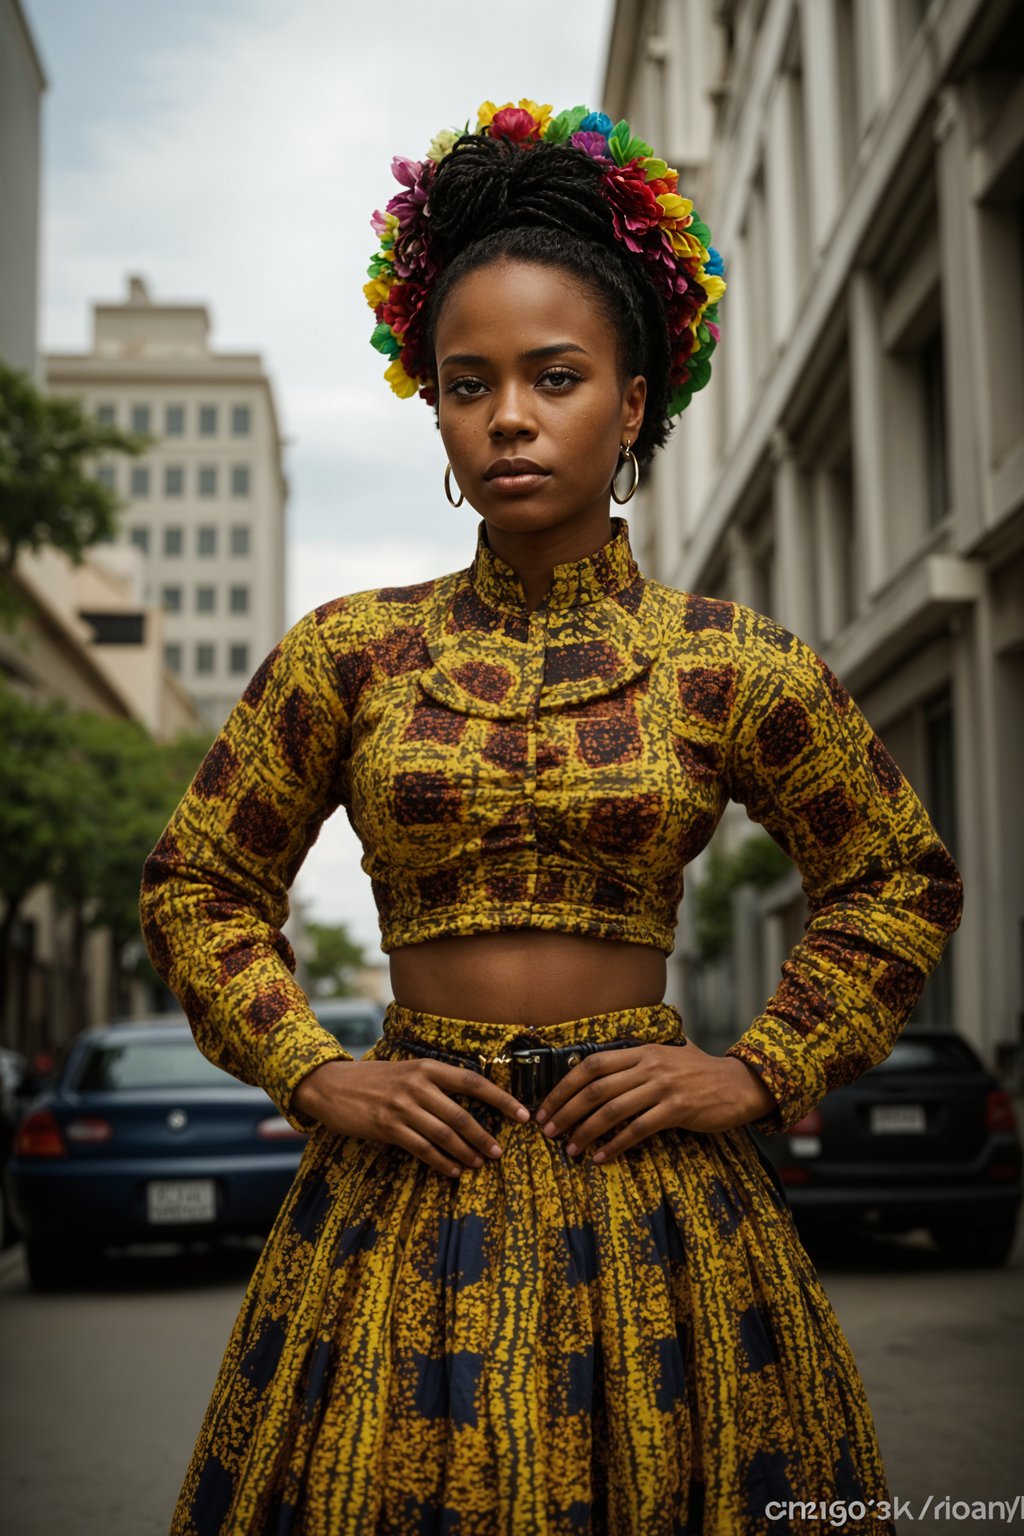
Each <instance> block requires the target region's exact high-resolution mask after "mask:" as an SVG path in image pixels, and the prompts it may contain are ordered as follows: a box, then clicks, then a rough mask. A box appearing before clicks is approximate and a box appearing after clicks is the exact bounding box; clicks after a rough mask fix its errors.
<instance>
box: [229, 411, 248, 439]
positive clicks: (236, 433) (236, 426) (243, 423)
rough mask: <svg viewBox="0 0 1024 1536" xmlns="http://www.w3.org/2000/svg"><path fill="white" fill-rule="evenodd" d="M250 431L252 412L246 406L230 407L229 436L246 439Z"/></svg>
mask: <svg viewBox="0 0 1024 1536" xmlns="http://www.w3.org/2000/svg"><path fill="white" fill-rule="evenodd" d="M251 431H252V412H251V411H250V409H249V407H248V406H247V405H233V406H232V407H231V436H232V437H248V436H249V433H250V432H251Z"/></svg>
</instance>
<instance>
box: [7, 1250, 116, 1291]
mask: <svg viewBox="0 0 1024 1536" xmlns="http://www.w3.org/2000/svg"><path fill="white" fill-rule="evenodd" d="M99 1256H100V1250H99V1249H97V1248H94V1247H92V1246H88V1247H83V1246H82V1244H81V1242H80V1241H76V1239H74V1238H65V1237H26V1239H25V1263H26V1265H27V1268H28V1279H29V1284H30V1285H31V1287H32V1289H33V1290H34V1291H40V1292H53V1291H64V1290H68V1289H70V1288H71V1287H73V1286H75V1285H77V1284H79V1283H80V1282H81V1281H82V1280H85V1279H87V1278H88V1277H89V1276H90V1275H91V1274H92V1273H93V1270H94V1269H95V1267H96V1262H97V1260H98V1258H99Z"/></svg>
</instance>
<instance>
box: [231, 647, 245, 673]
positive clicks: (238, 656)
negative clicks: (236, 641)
mask: <svg viewBox="0 0 1024 1536" xmlns="http://www.w3.org/2000/svg"><path fill="white" fill-rule="evenodd" d="M230 667H231V671H232V672H242V673H246V674H247V673H248V671H249V647H248V646H247V645H244V644H243V645H233V646H232V647H231V661H230Z"/></svg>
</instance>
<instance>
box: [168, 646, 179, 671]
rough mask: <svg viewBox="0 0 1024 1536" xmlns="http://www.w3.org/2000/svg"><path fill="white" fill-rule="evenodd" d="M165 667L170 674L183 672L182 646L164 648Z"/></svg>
mask: <svg viewBox="0 0 1024 1536" xmlns="http://www.w3.org/2000/svg"><path fill="white" fill-rule="evenodd" d="M164 666H165V667H166V668H167V670H168V672H174V673H175V674H180V672H181V646H180V645H165V646H164Z"/></svg>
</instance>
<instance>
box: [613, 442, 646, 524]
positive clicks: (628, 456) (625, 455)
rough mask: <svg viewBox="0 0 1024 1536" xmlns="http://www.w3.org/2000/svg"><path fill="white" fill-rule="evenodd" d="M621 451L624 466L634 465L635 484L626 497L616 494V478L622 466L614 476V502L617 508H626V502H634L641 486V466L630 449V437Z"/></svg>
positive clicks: (620, 465) (618, 467)
mask: <svg viewBox="0 0 1024 1536" xmlns="http://www.w3.org/2000/svg"><path fill="white" fill-rule="evenodd" d="M620 451H621V453H622V463H623V464H628V463H630V462H632V465H633V484H632V485H631V486H630V488H629V490H628V491H627V492H626V494H625V496H618V495H616V492H615V478H616V475H618V473H619V470H620V469H621V468H622V464H619V465H618V466H617V468H616V470H615V474H614V475H613V476H612V501H614V503H615V505H616V506H617V507H624V506H625V505H626V502H627V501H632V500H633V497H634V496H635V495H636V488H637V486H638V485H639V484H640V465H639V464H638V463H637V461H636V458H635V456H634V454H633V450H632V448H631V447H630V444H629V438H628V437H627V439H626V441H625V444H624V445H623V447H622V449H621V450H620Z"/></svg>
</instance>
